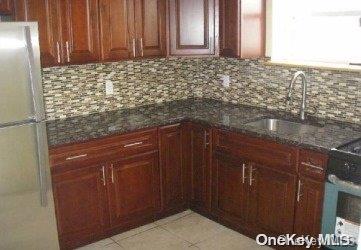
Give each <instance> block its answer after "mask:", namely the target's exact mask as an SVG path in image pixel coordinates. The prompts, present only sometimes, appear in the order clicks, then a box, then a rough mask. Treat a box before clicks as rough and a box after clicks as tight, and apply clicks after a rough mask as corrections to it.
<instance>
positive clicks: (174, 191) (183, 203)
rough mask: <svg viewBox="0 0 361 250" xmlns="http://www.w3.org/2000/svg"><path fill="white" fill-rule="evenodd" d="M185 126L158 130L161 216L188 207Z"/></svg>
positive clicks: (176, 125) (179, 125)
mask: <svg viewBox="0 0 361 250" xmlns="http://www.w3.org/2000/svg"><path fill="white" fill-rule="evenodd" d="M185 126H186V125H182V124H175V125H170V126H165V127H161V128H160V129H159V162H160V170H161V179H162V184H161V187H162V188H161V194H162V208H161V214H171V213H174V212H177V211H182V210H184V209H186V208H187V207H188V186H189V185H188V180H189V176H188V175H189V170H188V168H189V166H188V164H186V162H187V159H186V155H185V152H186V144H184V143H183V142H184V140H185V139H186V134H185V131H184V128H185Z"/></svg>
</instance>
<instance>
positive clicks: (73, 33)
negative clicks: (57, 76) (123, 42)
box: [15, 0, 100, 67]
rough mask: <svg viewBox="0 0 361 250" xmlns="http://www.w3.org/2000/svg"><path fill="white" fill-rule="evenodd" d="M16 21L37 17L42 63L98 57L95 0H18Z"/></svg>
mask: <svg viewBox="0 0 361 250" xmlns="http://www.w3.org/2000/svg"><path fill="white" fill-rule="evenodd" d="M15 3H16V4H15V18H16V20H17V21H38V23H39V37H40V53H41V63H42V66H44V67H47V66H54V65H61V64H76V63H86V62H95V61H99V58H100V57H99V20H98V14H99V13H98V0H76V1H71V0H64V1H58V0H19V1H16V2H15Z"/></svg>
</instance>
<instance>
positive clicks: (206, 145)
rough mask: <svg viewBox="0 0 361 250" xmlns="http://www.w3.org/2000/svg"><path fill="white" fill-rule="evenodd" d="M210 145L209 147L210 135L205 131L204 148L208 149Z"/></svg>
mask: <svg viewBox="0 0 361 250" xmlns="http://www.w3.org/2000/svg"><path fill="white" fill-rule="evenodd" d="M208 145H209V141H208V133H207V131H204V148H207V147H208Z"/></svg>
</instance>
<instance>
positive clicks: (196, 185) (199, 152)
mask: <svg viewBox="0 0 361 250" xmlns="http://www.w3.org/2000/svg"><path fill="white" fill-rule="evenodd" d="M211 141H212V133H211V128H210V127H207V126H203V125H200V124H197V123H193V124H192V125H191V127H190V143H191V146H190V149H191V154H190V155H191V156H190V159H191V176H190V181H191V183H190V185H191V193H190V194H191V195H190V206H191V208H192V209H194V210H195V211H197V212H199V213H202V214H210V211H211V162H212V145H211Z"/></svg>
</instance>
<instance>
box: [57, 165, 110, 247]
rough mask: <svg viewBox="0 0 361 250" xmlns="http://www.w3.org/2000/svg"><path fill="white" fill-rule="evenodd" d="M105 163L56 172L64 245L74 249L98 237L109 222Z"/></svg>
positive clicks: (58, 207) (60, 224) (58, 214)
mask: <svg viewBox="0 0 361 250" xmlns="http://www.w3.org/2000/svg"><path fill="white" fill-rule="evenodd" d="M103 170H104V171H105V169H104V166H102V165H98V164H96V165H94V166H89V167H82V168H79V169H76V170H73V171H67V172H64V173H59V174H56V175H53V192H54V202H55V211H56V216H57V222H58V232H59V240H60V246H61V248H62V249H71V248H73V247H77V246H80V245H83V244H85V243H87V242H91V241H93V240H96V239H98V238H99V237H100V236H101V235H102V234H103V228H104V226H105V216H106V213H105V204H106V186H105V185H104V183H105V179H103Z"/></svg>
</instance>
